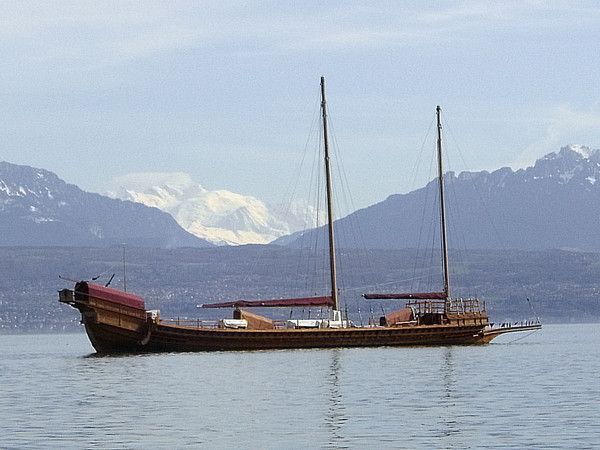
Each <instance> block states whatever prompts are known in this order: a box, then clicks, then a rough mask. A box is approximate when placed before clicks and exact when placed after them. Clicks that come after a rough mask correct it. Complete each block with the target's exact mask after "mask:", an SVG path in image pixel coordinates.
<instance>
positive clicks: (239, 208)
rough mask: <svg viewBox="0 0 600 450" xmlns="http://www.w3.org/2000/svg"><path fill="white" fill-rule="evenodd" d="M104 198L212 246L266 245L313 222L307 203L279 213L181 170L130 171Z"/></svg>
mask: <svg viewBox="0 0 600 450" xmlns="http://www.w3.org/2000/svg"><path fill="white" fill-rule="evenodd" d="M109 195H110V196H112V197H115V198H120V199H123V200H131V201H134V202H138V203H142V204H144V205H147V206H153V207H156V208H159V209H161V210H162V211H165V212H167V213H169V214H171V215H172V216H173V217H174V218H175V220H176V221H177V222H178V223H179V224H180V225H181V226H182V227H183V228H184V229H185V230H187V231H188V232H190V233H192V234H194V235H195V236H198V237H199V238H202V239H205V240H207V241H209V242H212V243H214V244H217V245H240V244H266V243H269V242H271V241H273V240H275V239H277V238H278V237H280V236H284V235H287V234H290V233H293V232H295V231H298V230H300V229H306V228H310V227H311V226H314V216H315V215H314V214H313V213H312V212H311V210H310V209H309V208H307V207H304V208H303V207H301V206H299V205H292V207H291V208H288V211H285V212H280V211H281V208H275V207H272V206H269V205H267V204H266V203H264V202H262V201H261V200H258V199H257V198H254V197H251V196H248V195H241V194H237V193H234V192H230V191H226V190H215V191H210V190H207V189H204V188H203V187H202V186H201V185H200V184H198V183H196V182H194V180H192V178H191V177H190V176H189V175H188V174H185V173H134V174H129V175H126V176H123V177H119V178H117V179H115V180H114V183H113V188H112V191H111V192H110V193H109Z"/></svg>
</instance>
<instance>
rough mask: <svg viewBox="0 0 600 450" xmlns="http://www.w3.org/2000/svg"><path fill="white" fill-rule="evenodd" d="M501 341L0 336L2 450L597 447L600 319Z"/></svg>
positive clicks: (599, 436)
mask: <svg viewBox="0 0 600 450" xmlns="http://www.w3.org/2000/svg"><path fill="white" fill-rule="evenodd" d="M501 339H502V340H501ZM501 339H498V340H496V341H494V343H492V344H490V345H488V346H481V347H480V346H474V347H428V348H378V349H330V350H290V351H260V352H214V353H172V354H157V355H130V356H108V357H97V356H94V355H93V350H92V348H91V347H90V345H89V343H88V341H87V337H86V336H85V335H83V334H74V335H19V336H16V335H13V336H6V335H4V336H0V381H1V384H0V424H1V429H2V441H1V443H0V447H2V448H29V449H34V448H40V449H46V448H58V447H60V448H144V449H146V448H186V447H188V448H189V447H191V448H199V447H200V448H202V447H205V448H282V447H286V448H331V449H337V448H460V449H462V448H475V449H480V448H494V449H497V448H543V449H550V448H599V447H600V419H599V414H598V405H600V383H599V382H598V373H600V358H599V352H598V348H599V347H600V325H549V326H546V327H545V328H544V329H543V330H542V331H541V332H538V333H536V334H533V335H532V336H530V337H528V338H527V339H523V340H519V341H517V342H512V340H513V339H514V336H506V337H502V338H501Z"/></svg>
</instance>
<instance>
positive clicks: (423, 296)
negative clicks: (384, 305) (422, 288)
mask: <svg viewBox="0 0 600 450" xmlns="http://www.w3.org/2000/svg"><path fill="white" fill-rule="evenodd" d="M363 297H364V298H366V299H367V300H446V299H447V298H448V294H446V293H445V292H413V293H411V292H407V293H398V294H396V293H391V294H363Z"/></svg>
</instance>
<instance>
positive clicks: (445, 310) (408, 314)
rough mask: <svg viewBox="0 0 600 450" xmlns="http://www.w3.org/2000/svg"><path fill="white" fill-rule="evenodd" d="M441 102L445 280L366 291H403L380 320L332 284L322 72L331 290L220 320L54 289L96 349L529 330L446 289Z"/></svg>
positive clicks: (202, 347) (107, 293)
mask: <svg viewBox="0 0 600 450" xmlns="http://www.w3.org/2000/svg"><path fill="white" fill-rule="evenodd" d="M440 113H441V109H440V107H439V106H438V107H437V128H438V139H437V157H438V179H439V190H440V192H439V193H440V218H441V220H440V223H441V236H442V239H441V241H442V253H443V268H444V288H443V290H442V291H440V292H424V293H368V294H364V295H363V297H364V298H366V299H404V300H406V305H405V307H404V308H402V309H399V310H397V311H395V312H392V313H389V314H387V315H385V316H383V317H381V318H380V322H379V324H372V323H371V324H369V325H357V324H355V323H353V322H351V321H350V320H349V319H348V317H347V316H346V317H344V316H343V314H342V312H341V308H340V299H339V291H338V287H337V269H336V253H335V235H334V226H333V194H332V179H331V169H330V156H329V141H328V129H327V121H328V119H327V102H326V99H325V79H324V78H323V77H321V118H322V122H323V145H324V170H325V182H326V186H325V187H326V197H327V203H326V206H327V218H328V221H327V231H328V243H329V272H330V286H329V288H330V291H329V292H328V293H326V294H325V295H321V296H316V297H304V298H287V299H273V300H258V301H248V300H240V301H234V302H223V303H213V304H207V305H203V307H205V308H233V315H232V317H231V318H224V319H221V320H219V321H204V320H200V319H197V320H191V321H180V320H168V319H167V320H166V319H162V318H161V317H160V311H158V310H148V309H146V306H145V302H144V300H143V298H142V297H140V296H138V295H135V294H132V293H129V292H125V291H121V290H118V289H113V288H109V287H106V286H102V285H99V284H95V283H91V282H89V281H79V282H76V283H75V286H74V288H73V289H63V290H61V291H60V292H59V301H60V302H62V303H65V304H68V305H70V306H72V307H74V308H76V309H78V310H79V312H80V313H81V319H82V323H83V325H84V327H85V330H86V333H87V335H88V337H89V339H90V342H91V343H92V346H93V347H94V348H95V349H96V351H97V352H98V353H122V352H171V351H213V350H260V349H293V348H319V347H377V346H419V345H459V344H460V345H471V344H485V343H488V342H490V341H491V340H492V339H493V338H495V337H496V336H498V335H499V334H503V333H508V332H514V331H533V330H537V329H539V328H540V327H541V324H539V322H535V323H533V322H531V323H530V322H527V323H523V324H521V325H511V326H506V327H501V328H493V327H492V326H491V324H490V322H489V319H488V314H487V311H486V310H485V305H484V304H483V303H482V302H480V301H479V300H478V299H476V298H474V299H452V298H451V297H450V284H449V268H448V248H447V239H446V214H445V206H444V183H443V168H442V134H441V131H442V127H441V120H440ZM311 306H312V307H322V308H327V310H328V311H329V315H328V316H327V317H326V318H321V319H312V320H311V319H296V320H287V321H276V320H272V319H270V318H268V317H265V316H262V315H258V314H255V313H253V312H250V311H249V309H251V308H254V307H260V308H269V307H311Z"/></svg>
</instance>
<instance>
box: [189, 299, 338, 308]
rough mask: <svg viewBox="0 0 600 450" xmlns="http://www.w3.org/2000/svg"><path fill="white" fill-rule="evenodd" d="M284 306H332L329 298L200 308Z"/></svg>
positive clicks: (264, 301) (230, 303) (207, 305)
mask: <svg viewBox="0 0 600 450" xmlns="http://www.w3.org/2000/svg"><path fill="white" fill-rule="evenodd" d="M285 306H330V307H332V306H333V299H332V298H331V296H324V297H304V298H282V299H279V300H237V301H234V302H225V303H208V304H204V305H201V307H202V308H234V307H235V308H240V307H243V308H252V307H255V308H257V307H264V308H267V307H285Z"/></svg>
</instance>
